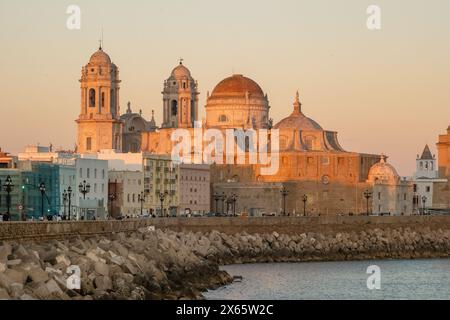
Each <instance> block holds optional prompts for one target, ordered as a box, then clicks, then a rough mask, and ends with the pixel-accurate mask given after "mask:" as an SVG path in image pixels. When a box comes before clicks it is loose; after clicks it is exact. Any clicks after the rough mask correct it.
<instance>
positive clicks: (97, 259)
mask: <svg viewBox="0 0 450 320" xmlns="http://www.w3.org/2000/svg"><path fill="white" fill-rule="evenodd" d="M86 257H88V258H89V259H91V260H92V261H94V262H103V263H106V260H105V259H102V258H100V257H99V256H97V253H96V250H88V251H87V252H86Z"/></svg>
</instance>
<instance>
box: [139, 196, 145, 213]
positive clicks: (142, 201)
mask: <svg viewBox="0 0 450 320" xmlns="http://www.w3.org/2000/svg"><path fill="white" fill-rule="evenodd" d="M139 202H140V203H141V216H142V215H143V214H144V202H145V194H144V192H143V191H142V192H141V194H140V195H139Z"/></svg>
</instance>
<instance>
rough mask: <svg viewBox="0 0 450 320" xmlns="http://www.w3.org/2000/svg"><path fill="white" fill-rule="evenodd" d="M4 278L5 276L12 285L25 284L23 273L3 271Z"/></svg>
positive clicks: (10, 270)
mask: <svg viewBox="0 0 450 320" xmlns="http://www.w3.org/2000/svg"><path fill="white" fill-rule="evenodd" d="M5 276H7V277H8V278H9V279H10V280H11V281H12V282H13V283H19V284H22V285H23V284H25V282H26V280H27V274H26V273H25V272H23V271H22V272H21V271H17V270H13V269H8V270H6V271H5Z"/></svg>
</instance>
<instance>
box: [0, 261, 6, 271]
mask: <svg viewBox="0 0 450 320" xmlns="http://www.w3.org/2000/svg"><path fill="white" fill-rule="evenodd" d="M6 268H7V266H6V263H3V262H0V273H3V272H5V270H6Z"/></svg>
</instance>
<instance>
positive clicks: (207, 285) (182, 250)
mask: <svg viewBox="0 0 450 320" xmlns="http://www.w3.org/2000/svg"><path fill="white" fill-rule="evenodd" d="M449 256H450V230H441V229H438V230H431V229H429V228H426V227H417V228H414V229H410V228H396V229H390V228H386V229H373V230H367V231H362V232H349V233H336V234H327V235H323V234H320V233H303V234H298V235H283V234H278V233H276V232H274V233H270V234H269V233H268V234H261V235H259V234H253V235H250V234H246V233H240V234H235V235H226V234H223V233H219V232H216V231H212V232H208V233H192V232H174V231H169V230H166V231H161V230H156V231H155V230H154V229H153V228H143V229H139V230H138V231H136V232H132V233H128V234H125V233H118V234H113V235H110V236H96V237H90V238H87V239H82V238H80V237H75V238H72V239H67V240H64V241H62V240H61V241H58V240H48V241H39V242H29V241H27V242H22V243H18V242H14V243H8V242H3V243H2V244H1V245H0V299H200V298H202V294H201V293H202V292H204V291H206V290H207V289H215V288H218V287H219V286H222V285H226V284H228V283H230V282H231V281H232V277H231V276H230V275H228V274H227V273H226V272H224V271H220V270H219V266H220V265H225V264H235V263H261V262H300V261H338V260H341V261H342V260H361V259H368V260H370V259H388V258H389V259H412V258H438V257H449ZM73 267H75V268H78V270H79V272H80V274H79V276H80V277H79V280H80V289H76V288H75V289H74V288H73V287H71V285H70V284H72V282H70V281H72V280H73V279H74V278H73V277H71V278H69V277H70V275H71V273H68V271H71V270H75V269H73ZM68 281H69V282H70V284H69V286H68Z"/></svg>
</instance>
